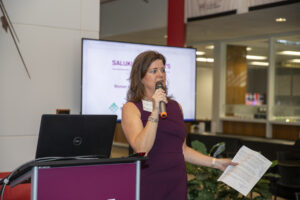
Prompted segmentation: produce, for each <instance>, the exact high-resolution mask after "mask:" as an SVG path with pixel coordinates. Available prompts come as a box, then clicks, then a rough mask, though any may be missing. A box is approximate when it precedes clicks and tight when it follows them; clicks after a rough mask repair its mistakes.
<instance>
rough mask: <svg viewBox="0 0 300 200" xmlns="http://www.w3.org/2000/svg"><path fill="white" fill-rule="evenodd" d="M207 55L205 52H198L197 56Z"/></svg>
mask: <svg viewBox="0 0 300 200" xmlns="http://www.w3.org/2000/svg"><path fill="white" fill-rule="evenodd" d="M204 54H205V52H204V51H196V55H197V56H203V55H204Z"/></svg>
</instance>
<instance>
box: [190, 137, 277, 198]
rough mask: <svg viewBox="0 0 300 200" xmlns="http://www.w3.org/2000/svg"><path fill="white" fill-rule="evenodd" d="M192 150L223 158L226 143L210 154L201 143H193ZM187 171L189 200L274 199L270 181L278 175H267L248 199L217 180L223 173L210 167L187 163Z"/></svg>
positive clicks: (216, 146) (213, 149) (213, 148)
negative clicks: (270, 189)
mask: <svg viewBox="0 0 300 200" xmlns="http://www.w3.org/2000/svg"><path fill="white" fill-rule="evenodd" d="M191 145H192V148H193V149H195V150H196V151H199V152H201V153H203V154H205V155H209V156H213V157H221V154H222V153H223V152H224V151H225V143H224V142H221V143H218V144H216V145H214V146H213V147H212V148H211V149H210V151H209V152H207V149H206V146H205V145H204V144H203V143H201V142H200V141H193V142H192V144H191ZM276 163H277V161H273V163H272V166H271V167H274V166H275V165H276ZM186 169H187V173H188V176H189V180H188V199H189V200H214V199H222V200H223V199H230V200H250V199H254V200H262V199H272V198H271V197H272V194H271V193H270V191H269V184H270V180H269V179H267V178H269V177H271V178H277V177H278V175H277V174H273V173H266V174H265V175H264V176H263V177H262V178H261V179H260V180H259V181H258V183H257V184H256V185H255V186H254V188H253V189H252V190H251V192H250V193H249V195H248V196H247V197H245V196H243V195H242V194H240V193H239V192H237V191H236V190H234V189H232V188H231V187H229V186H227V185H226V184H225V183H223V182H221V181H217V179H218V178H219V177H220V176H221V174H222V171H220V170H218V169H214V168H209V167H199V166H196V165H193V164H190V163H186Z"/></svg>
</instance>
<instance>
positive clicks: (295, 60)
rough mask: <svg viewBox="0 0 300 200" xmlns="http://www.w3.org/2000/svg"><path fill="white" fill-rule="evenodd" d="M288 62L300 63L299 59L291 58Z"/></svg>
mask: <svg viewBox="0 0 300 200" xmlns="http://www.w3.org/2000/svg"><path fill="white" fill-rule="evenodd" d="M289 62H291V63H300V59H292V60H289Z"/></svg>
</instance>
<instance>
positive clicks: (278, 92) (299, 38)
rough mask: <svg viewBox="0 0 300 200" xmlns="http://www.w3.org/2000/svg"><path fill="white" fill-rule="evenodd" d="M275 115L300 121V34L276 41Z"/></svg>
mask: <svg viewBox="0 0 300 200" xmlns="http://www.w3.org/2000/svg"><path fill="white" fill-rule="evenodd" d="M275 54H276V55H275V59H276V60H275V67H276V71H275V91H274V93H275V97H274V108H273V115H274V117H275V119H276V120H282V121H285V122H293V121H300V35H295V36H288V37H281V38H277V40H276V42H275Z"/></svg>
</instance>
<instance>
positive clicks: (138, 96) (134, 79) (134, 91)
mask: <svg viewBox="0 0 300 200" xmlns="http://www.w3.org/2000/svg"><path fill="white" fill-rule="evenodd" d="M155 60H161V61H162V62H163V64H164V65H166V58H165V57H164V56H163V55H162V54H160V53H158V52H156V51H145V52H143V53H141V54H139V55H138V56H137V57H136V58H135V59H134V61H133V64H132V68H131V73H130V78H129V79H130V86H129V90H128V92H127V101H133V102H138V101H141V100H142V99H143V97H144V95H145V94H144V91H145V88H144V84H143V83H142V79H143V78H144V76H145V75H146V72H147V70H148V68H149V66H150V65H151V63H152V62H154V61H155Z"/></svg>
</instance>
